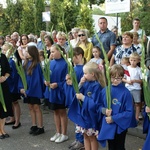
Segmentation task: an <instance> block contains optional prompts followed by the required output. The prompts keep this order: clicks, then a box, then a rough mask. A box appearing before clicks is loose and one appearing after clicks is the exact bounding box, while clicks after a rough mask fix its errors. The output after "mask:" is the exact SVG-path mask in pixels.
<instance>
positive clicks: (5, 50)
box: [2, 45, 8, 55]
mask: <svg viewBox="0 0 150 150" xmlns="http://www.w3.org/2000/svg"><path fill="white" fill-rule="evenodd" d="M7 50H8V47H7V46H6V45H3V46H2V53H3V54H5V55H6V52H7Z"/></svg>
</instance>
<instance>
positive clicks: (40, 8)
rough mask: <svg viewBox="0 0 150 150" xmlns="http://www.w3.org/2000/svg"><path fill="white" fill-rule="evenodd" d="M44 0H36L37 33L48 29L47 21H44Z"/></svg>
mask: <svg viewBox="0 0 150 150" xmlns="http://www.w3.org/2000/svg"><path fill="white" fill-rule="evenodd" d="M44 2H45V1H44V0H35V33H36V34H39V33H40V31H41V30H45V29H46V23H45V22H42V12H44V11H45V4H44Z"/></svg>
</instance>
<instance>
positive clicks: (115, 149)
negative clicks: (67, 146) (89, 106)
mask: <svg viewBox="0 0 150 150" xmlns="http://www.w3.org/2000/svg"><path fill="white" fill-rule="evenodd" d="M110 76H111V82H112V85H111V100H112V101H111V109H107V100H106V89H103V90H102V92H101V96H100V99H102V100H103V104H104V106H103V107H101V108H100V109H101V112H102V113H103V114H104V117H103V119H102V126H101V128H100V132H99V135H98V141H99V142H100V143H101V145H102V146H106V140H108V149H109V150H125V137H126V133H127V129H128V128H130V127H135V126H136V120H135V116H134V108H133V100H132V96H131V94H130V92H129V90H128V89H127V88H126V87H125V86H124V84H123V83H122V78H123V77H124V69H123V67H122V66H121V65H113V66H112V67H111V69H110Z"/></svg>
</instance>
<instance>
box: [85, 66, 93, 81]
mask: <svg viewBox="0 0 150 150" xmlns="http://www.w3.org/2000/svg"><path fill="white" fill-rule="evenodd" d="M83 72H84V78H85V79H86V80H87V81H93V80H94V79H95V78H94V73H89V71H88V69H87V68H83Z"/></svg>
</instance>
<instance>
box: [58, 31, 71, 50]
mask: <svg viewBox="0 0 150 150" xmlns="http://www.w3.org/2000/svg"><path fill="white" fill-rule="evenodd" d="M56 38H57V44H59V45H60V46H61V47H62V48H64V49H65V52H66V53H68V51H69V46H68V44H67V35H66V34H65V33H64V32H61V31H59V32H58V33H57V35H56Z"/></svg>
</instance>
